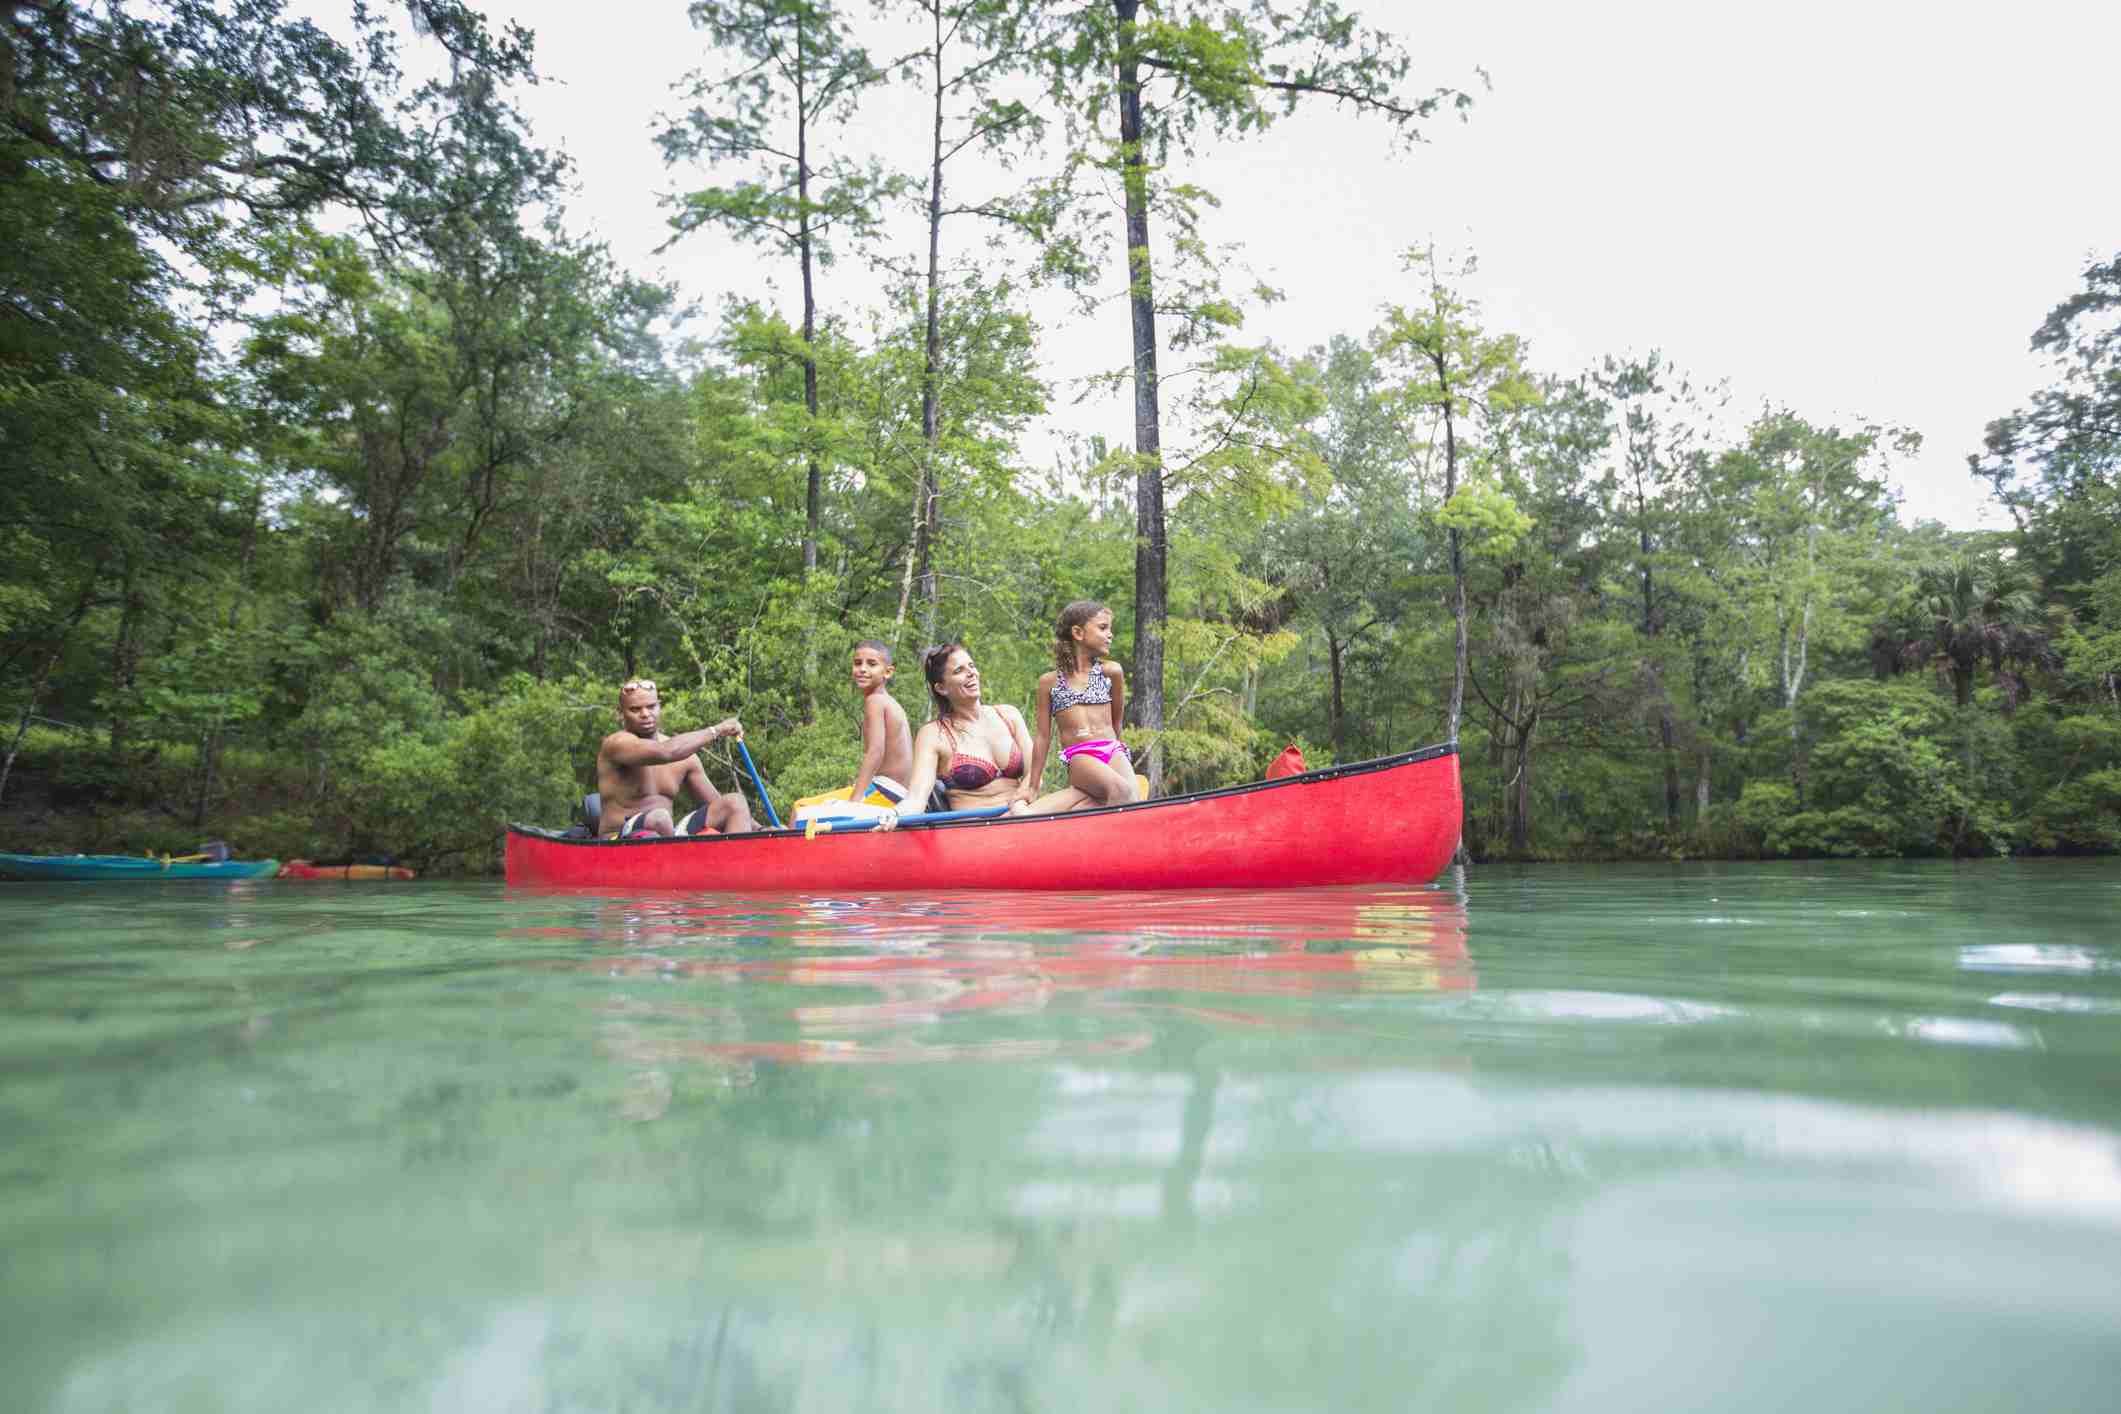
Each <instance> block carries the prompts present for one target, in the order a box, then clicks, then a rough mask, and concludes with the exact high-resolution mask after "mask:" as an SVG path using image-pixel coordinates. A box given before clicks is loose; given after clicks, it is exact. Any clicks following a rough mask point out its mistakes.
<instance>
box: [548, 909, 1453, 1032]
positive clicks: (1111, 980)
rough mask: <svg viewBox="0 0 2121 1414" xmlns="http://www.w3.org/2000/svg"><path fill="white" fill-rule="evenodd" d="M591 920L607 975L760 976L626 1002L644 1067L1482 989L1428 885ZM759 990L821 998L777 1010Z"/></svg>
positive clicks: (1311, 1024)
mask: <svg viewBox="0 0 2121 1414" xmlns="http://www.w3.org/2000/svg"><path fill="white" fill-rule="evenodd" d="M580 932H581V934H582V935H583V936H584V937H585V939H588V940H592V941H594V942H596V943H598V944H600V945H602V946H603V947H607V948H609V949H611V953H610V955H607V956H600V957H598V958H597V959H596V960H595V961H594V962H593V963H590V964H588V965H589V966H592V967H594V968H596V969H598V970H600V971H604V972H606V973H607V974H608V975H610V976H613V977H616V978H622V979H643V978H656V979H661V980H678V979H694V980H697V981H700V982H705V983H711V984H719V985H722V986H731V987H735V986H742V987H745V988H747V989H750V990H747V993H746V995H745V997H744V998H743V999H742V1001H741V1003H739V1002H738V1000H737V999H735V998H733V997H725V998H724V999H722V1004H716V1003H715V1002H714V1001H709V1000H706V999H703V998H701V997H699V996H698V995H696V994H688V995H686V996H683V997H678V998H673V997H670V996H669V995H668V994H667V993H663V992H660V991H659V992H657V993H656V994H652V995H642V994H639V993H636V992H634V991H632V990H631V989H629V990H628V992H627V993H626V994H625V995H624V996H622V997H617V998H612V999H610V1000H609V1001H608V1002H607V1006H608V1007H609V1011H610V1015H609V1017H608V1022H607V1026H606V1029H605V1032H604V1036H605V1040H606V1043H607V1045H608V1046H609V1048H610V1049H611V1050H612V1051H613V1052H614V1053H615V1054H618V1055H621V1056H623V1057H624V1058H625V1059H628V1060H630V1061H633V1062H635V1063H645V1064H658V1063H667V1062H673V1061H678V1060H682V1059H687V1058H690V1059H694V1060H702V1061H710V1062H721V1063H724V1064H726V1063H728V1062H732V1061H750V1060H770V1061H783V1062H810V1063H826V1064H860V1063H870V1062H904V1061H936V1060H964V1059H977V1060H1026V1059H1050V1058H1053V1057H1055V1056H1062V1055H1067V1056H1084V1055H1098V1054H1113V1053H1121V1052H1127V1051H1136V1050H1141V1049H1143V1048H1145V1047H1147V1046H1148V1045H1150V1044H1151V1042H1152V1040H1153V1033H1152V1030H1151V1029H1150V1026H1149V1025H1148V1022H1150V1021H1151V1020H1156V1021H1168V1020H1170V1019H1172V1018H1174V1017H1185V1018H1190V1019H1193V1020H1197V1021H1204V1022H1207V1023H1209V1024H1211V1025H1216V1026H1243V1027H1268V1028H1279V1027H1284V1026H1289V1027H1305V1028H1310V1029H1315V1028H1316V1027H1317V1026H1318V1025H1319V1024H1320V1023H1319V1018H1318V1016H1317V1014H1316V1011H1315V1009H1295V1010H1284V1009H1278V1008H1276V1007H1275V1006H1274V1005H1273V1004H1272V1002H1271V999H1272V998H1275V997H1278V996H1292V995H1315V994H1318V993H1322V992H1348V993H1363V992H1412V991H1437V990H1465V989H1470V988H1472V987H1473V985H1474V972H1473V966H1472V961H1471V959H1470V957H1469V956H1468V954H1467V951H1466V936H1465V935H1466V918H1465V905H1464V901H1463V899H1462V897H1461V896H1459V895H1458V894H1457V893H1455V892H1452V891H1444V890H1431V889H1416V888H1378V887H1367V888H1357V889H1327V890H1303V891H1276V892H1274V893H1262V894H1243V893H1230V892H1223V891H1217V892H1199V893H1190V894H1170V895H1163V896H1159V897H1157V898H1155V899H1153V900H1151V899H1144V898H1142V897H1141V896H1140V895H1129V896H1124V897H1114V896H1064V897H1055V896H1053V895H1050V894H1024V895H994V894H967V895H961V896H956V897H950V898H943V899H908V898H901V897H888V896H887V897H874V898H866V899H833V898H814V897H800V898H785V897H783V898H774V899H748V900H747V899H743V898H730V897H727V896H717V897H713V898H702V897H687V898H675V897H668V896H663V897H650V898H636V899H625V900H611V899H605V900H599V901H597V903H596V904H595V905H594V912H593V918H592V920H591V921H590V922H589V923H588V924H587V926H585V927H583V928H582V929H581V930H580ZM760 945H765V946H763V947H762V946H760ZM759 988H769V989H771V988H801V989H806V990H813V991H815V992H816V993H817V995H816V996H815V997H814V998H813V997H808V996H798V997H794V998H791V999H790V1000H789V1004H787V1005H785V1006H782V1005H775V1006H770V1007H762V1006H761V1005H760V1002H761V1000H762V998H761V997H760V996H759V995H758V993H757V990H756V989H759ZM1240 999H1241V1000H1240ZM996 1023H1002V1024H1003V1025H1004V1026H1005V1027H1006V1028H1007V1031H1008V1033H1009V1034H1003V1035H996V1034H994V1032H995V1024H996ZM967 1030H976V1031H977V1032H978V1033H979V1034H977V1035H966V1034H964V1033H965V1032H966V1031H967ZM762 1032H766V1033H771V1034H760V1033H762Z"/></svg>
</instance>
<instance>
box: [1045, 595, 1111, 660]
mask: <svg viewBox="0 0 2121 1414" xmlns="http://www.w3.org/2000/svg"><path fill="white" fill-rule="evenodd" d="M1103 612H1105V606H1104V605H1102V604H1100V603H1098V602H1097V601H1096V600H1095V599H1078V600H1076V601H1075V602H1074V603H1073V604H1070V605H1069V606H1068V607H1067V608H1065V609H1063V610H1061V611H1060V618H1059V619H1058V620H1056V621H1055V622H1054V625H1053V663H1054V666H1056V667H1058V668H1059V669H1060V670H1061V671H1062V672H1063V673H1072V672H1074V671H1075V639H1074V638H1073V637H1072V636H1071V634H1072V632H1073V630H1074V629H1075V628H1077V627H1078V626H1079V625H1082V624H1086V623H1088V622H1090V620H1092V619H1094V618H1096V617H1097V616H1098V615H1099V614H1102V613H1103Z"/></svg>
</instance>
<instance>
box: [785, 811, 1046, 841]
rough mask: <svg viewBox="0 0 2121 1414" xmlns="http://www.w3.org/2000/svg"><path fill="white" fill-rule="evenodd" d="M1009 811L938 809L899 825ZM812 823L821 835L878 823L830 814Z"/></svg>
mask: <svg viewBox="0 0 2121 1414" xmlns="http://www.w3.org/2000/svg"><path fill="white" fill-rule="evenodd" d="M1008 811H1009V807H1008V806H1006V805H986V806H982V807H980V808H979V809H977V810H937V811H935V812H934V813H932V814H925V815H901V816H900V817H899V825H900V826H901V827H904V826H906V825H914V824H919V823H921V822H922V821H936V820H988V819H992V818H993V817H994V816H996V815H1005V814H1007V813H1008ZM810 823H811V824H813V825H814V826H816V830H815V833H817V834H820V835H844V834H847V833H849V832H850V831H853V830H873V829H875V828H876V827H877V824H878V822H877V821H875V820H868V819H862V820H841V819H836V818H834V817H832V816H829V815H828V816H827V817H825V818H824V819H822V820H813V821H811V822H810Z"/></svg>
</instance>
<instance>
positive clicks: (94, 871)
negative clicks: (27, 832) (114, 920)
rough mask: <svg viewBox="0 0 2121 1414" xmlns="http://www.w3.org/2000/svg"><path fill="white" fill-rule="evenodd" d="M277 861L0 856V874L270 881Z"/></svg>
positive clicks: (92, 880) (102, 879) (86, 880)
mask: <svg viewBox="0 0 2121 1414" xmlns="http://www.w3.org/2000/svg"><path fill="white" fill-rule="evenodd" d="M279 872H280V861H279V860H277V859H231V860H228V861H226V862H224V863H221V864H206V863H194V864H164V863H163V862H162V861H160V860H159V859H142V858H140V857H139V856H137V855H128V854H0V875H8V876H12V877H14V878H17V879H65V880H71V881H74V882H79V883H107V882H112V881H121V880H127V879H270V878H271V877H272V876H273V875H275V874H277V873H279Z"/></svg>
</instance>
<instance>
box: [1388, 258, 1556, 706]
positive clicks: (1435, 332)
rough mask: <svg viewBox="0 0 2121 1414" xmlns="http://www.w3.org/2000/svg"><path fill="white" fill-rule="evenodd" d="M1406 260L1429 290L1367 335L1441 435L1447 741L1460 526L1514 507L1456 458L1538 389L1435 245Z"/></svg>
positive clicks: (1459, 687) (1461, 585)
mask: <svg viewBox="0 0 2121 1414" xmlns="http://www.w3.org/2000/svg"><path fill="white" fill-rule="evenodd" d="M1407 263H1408V265H1409V266H1410V267H1413V268H1417V269H1420V270H1422V271H1423V272H1424V273H1425V275H1426V276H1427V282H1428V290H1427V291H1426V298H1425V299H1424V300H1423V302H1422V303H1421V304H1419V305H1415V306H1411V307H1409V306H1403V305H1392V306H1390V307H1388V308H1387V309H1386V311H1385V316H1384V322H1383V323H1382V324H1381V325H1380V326H1379V327H1378V330H1377V332H1376V333H1375V334H1374V335H1373V336H1372V343H1373V345H1374V347H1375V348H1376V350H1377V355H1378V357H1379V359H1380V360H1382V361H1383V363H1384V364H1385V366H1386V367H1387V368H1388V369H1390V370H1392V371H1393V372H1395V373H1397V374H1398V375H1399V377H1400V382H1399V383H1398V385H1397V386H1396V387H1395V389H1394V391H1393V398H1394V400H1395V402H1396V403H1397V405H1398V406H1399V408H1400V411H1401V416H1402V417H1404V418H1407V419H1408V420H1410V421H1416V422H1428V423H1432V424H1433V425H1434V426H1435V427H1436V428H1437V429H1438V430H1440V431H1441V433H1442V438H1441V441H1442V451H1443V490H1442V496H1441V504H1440V507H1439V517H1440V519H1441V521H1442V522H1443V525H1444V538H1445V543H1446V544H1447V545H1448V546H1449V556H1450V573H1451V619H1452V623H1453V625H1454V633H1455V638H1454V646H1453V665H1452V676H1451V702H1450V708H1449V711H1448V714H1447V716H1446V722H1445V726H1446V731H1447V732H1448V739H1449V740H1451V741H1454V742H1455V741H1457V740H1458V724H1459V720H1460V718H1461V717H1463V716H1464V714H1465V696H1466V673H1467V658H1466V563H1465V530H1466V528H1467V527H1468V526H1471V525H1483V524H1489V525H1493V526H1495V527H1496V528H1499V529H1503V530H1505V531H1507V529H1508V527H1509V525H1510V524H1511V520H1512V518H1513V517H1515V516H1516V514H1517V512H1516V509H1515V507H1514V506H1513V505H1511V504H1509V503H1508V500H1507V497H1505V498H1503V499H1502V500H1501V501H1497V500H1496V499H1495V498H1494V495H1493V488H1492V487H1491V486H1489V485H1488V484H1486V483H1476V482H1472V481H1468V482H1466V483H1465V484H1464V485H1461V483H1460V470H1461V461H1462V459H1466V460H1469V458H1467V457H1466V452H1467V450H1468V447H1467V446H1465V445H1462V444H1463V443H1464V442H1465V439H1466V438H1467V437H1468V436H1469V434H1471V433H1472V432H1473V430H1474V428H1473V426H1472V424H1473V423H1474V422H1476V421H1478V420H1484V419H1487V418H1492V417H1494V416H1496V415H1499V414H1503V413H1507V412H1509V411H1510V410H1511V409H1513V408H1516V407H1518V406H1521V405H1523V404H1525V403H1528V402H1533V401H1536V400H1537V399H1538V397H1539V390H1538V388H1537V386H1536V385H1535V384H1534V383H1533V382H1532V381H1531V380H1530V379H1529V378H1528V377H1527V376H1526V374H1525V371H1524V349H1523V345H1522V343H1521V341H1519V339H1518V338H1517V336H1516V335H1514V334H1491V333H1489V332H1487V331H1486V330H1484V329H1482V328H1481V327H1480V324H1479V315H1480V306H1479V305H1478V303H1477V302H1475V301H1473V300H1470V299H1468V298H1466V297H1465V296H1464V295H1463V294H1461V293H1459V292H1458V291H1457V290H1456V289H1454V288H1452V286H1451V285H1450V284H1448V283H1447V282H1446V281H1445V280H1444V278H1443V277H1442V275H1441V274H1439V272H1438V271H1437V268H1436V255H1435V252H1434V251H1433V250H1429V249H1426V248H1418V249H1416V250H1413V251H1410V252H1409V253H1408V256H1407ZM1471 273H1472V262H1470V261H1468V262H1466V263H1465V264H1464V265H1463V266H1462V267H1461V268H1460V270H1459V272H1458V277H1459V278H1460V279H1464V278H1465V277H1466V276H1467V275H1470V274H1471ZM1429 440H1431V441H1432V442H1433V440H1434V438H1433V437H1432V438H1430V439H1429Z"/></svg>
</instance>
